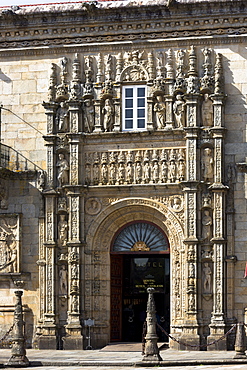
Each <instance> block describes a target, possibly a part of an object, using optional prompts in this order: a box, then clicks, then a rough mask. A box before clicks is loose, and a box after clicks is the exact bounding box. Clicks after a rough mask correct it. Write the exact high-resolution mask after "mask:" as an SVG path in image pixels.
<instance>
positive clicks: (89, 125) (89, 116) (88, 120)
mask: <svg viewBox="0 0 247 370" xmlns="http://www.w3.org/2000/svg"><path fill="white" fill-rule="evenodd" d="M84 104H85V107H84V112H85V115H84V117H85V130H86V131H87V132H92V131H93V129H94V107H93V103H92V100H91V99H87V100H85V102H84Z"/></svg>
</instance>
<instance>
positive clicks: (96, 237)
mask: <svg viewBox="0 0 247 370" xmlns="http://www.w3.org/2000/svg"><path fill="white" fill-rule="evenodd" d="M199 3H200V2H198V1H197V2H194V1H186V4H185V1H182V0H181V1H172V2H167V4H165V3H164V2H162V3H161V2H160V1H155V2H152V3H149V2H148V1H144V2H143V3H142V4H140V5H135V4H132V3H131V2H125V3H121V5H120V4H119V2H117V1H116V2H109V3H108V2H107V1H106V2H100V1H99V2H97V3H92V4H91V3H81V4H76V5H74V7H71V5H70V4H67V5H54V9H56V12H57V13H56V14H57V17H56V20H53V18H52V14H53V10H52V9H51V6H50V5H47V6H42V7H41V6H40V7H38V8H37V9H36V8H33V7H30V8H29V9H27V8H24V7H20V9H17V10H13V9H11V10H10V9H5V10H3V11H2V14H1V17H2V21H3V25H1V26H0V30H1V32H2V36H1V37H2V39H0V45H1V50H0V55H1V56H2V58H1V59H0V66H1V71H2V72H1V74H0V77H1V76H2V78H1V85H0V88H1V89H2V90H1V91H2V94H3V99H2V101H3V113H4V120H3V122H9V121H10V119H13V117H12V116H11V113H14V114H15V115H16V114H17V113H18V110H17V108H18V107H19V106H20V113H19V114H20V115H21V114H23V117H21V116H15V117H17V118H16V120H15V121H14V122H13V125H14V129H13V132H11V133H9V132H8V128H7V125H6V126H5V124H3V127H2V132H3V134H2V136H3V138H4V142H6V144H8V145H9V146H12V147H14V148H15V145H16V150H17V149H18V148H20V151H21V155H22V156H23V157H25V158H28V160H26V161H27V162H26V163H27V164H28V165H30V163H31V161H32V162H35V165H36V166H37V168H36V167H35V171H33V172H32V174H30V173H29V171H28V165H26V167H25V169H23V168H22V170H19V168H18V166H17V165H16V167H15V168H10V167H7V166H5V167H6V170H5V171H2V172H1V173H0V175H1V184H0V185H1V186H0V188H1V191H0V210H1V215H0V234H1V235H2V237H1V240H0V243H1V245H0V290H1V289H2V290H3V291H4V289H5V290H6V291H8V290H9V289H11V288H13V286H12V284H13V283H12V281H13V280H15V281H19V283H20V281H21V282H22V283H23V284H24V285H23V286H24V296H23V301H24V303H26V304H27V305H28V307H29V308H30V310H32V312H33V315H34V318H33V319H32V318H31V315H29V316H28V314H27V320H29V321H28V322H29V328H30V330H29V332H30V333H31V332H32V331H33V333H34V335H33V337H32V336H30V339H29V342H30V346H36V347H38V348H40V349H46V348H57V349H61V348H64V349H74V348H84V347H85V336H86V333H87V328H86V327H85V325H84V320H86V319H89V318H91V319H93V320H94V326H93V327H92V328H91V333H92V343H93V346H94V347H101V346H103V345H105V344H106V343H108V342H109V341H110V340H111V339H112V338H113V337H112V338H111V330H110V327H111V326H112V327H113V326H114V325H115V327H114V328H115V329H116V331H117V330H118V328H117V326H118V323H117V320H115V321H113V318H112V316H113V312H115V311H114V309H116V311H117V310H118V309H119V310H120V311H121V310H122V308H123V307H122V306H121V303H119V302H120V301H121V300H122V296H121V294H122V293H121V294H120V293H119V294H118V295H117V293H116V294H115V293H114V294H115V295H114V294H113V290H114V289H115V288H116V286H115V288H114V283H116V282H118V284H120V285H119V286H118V288H119V289H120V290H121V289H122V285H121V284H123V280H121V279H122V277H121V276H122V275H121V271H122V270H121V269H123V261H126V257H121V256H120V257H121V258H122V260H121V258H120V257H119V256H118V254H117V253H116V251H114V247H113V245H114V241H115V239H116V236H117V235H118V234H119V233H120V231H121V230H124V229H125V227H126V226H127V225H129V224H133V225H135V224H137V223H139V222H145V223H146V224H148V225H152V227H157V229H158V230H159V231H160V232H161V234H162V235H163V236H164V238H165V240H167V243H168V244H167V245H168V246H169V247H168V249H167V250H158V252H157V251H156V252H154V251H153V252H152V249H151V248H150V247H148V246H147V244H146V242H144V240H143V239H144V237H143V236H142V238H141V237H140V238H139V239H138V240H136V241H135V244H133V245H132V247H131V248H130V251H129V257H130V256H131V253H132V255H135V256H136V258H137V256H139V254H140V255H141V256H142V255H143V256H147V255H148V256H151V254H152V255H153V256H154V257H156V258H158V257H157V256H158V255H159V256H160V255H165V254H166V255H168V254H169V266H170V267H169V269H170V270H169V271H170V272H169V274H168V275H169V281H170V291H169V300H170V305H169V314H168V316H169V319H168V321H167V322H168V326H169V328H168V330H170V332H171V333H172V335H173V336H175V337H176V338H177V339H181V340H182V342H187V343H191V344H198V345H199V344H202V343H203V344H205V343H207V342H208V343H209V342H212V341H214V340H216V339H218V338H220V337H221V336H222V335H223V334H224V333H225V331H226V329H227V327H228V326H229V325H230V324H231V323H232V322H234V320H235V319H236V318H237V319H238V320H240V321H242V320H243V318H242V316H241V315H242V314H241V312H243V311H244V309H245V303H244V302H242V301H241V298H240V296H241V295H242V294H244V292H245V290H246V288H245V285H246V284H245V280H241V277H240V275H241V271H242V270H243V271H244V267H243V266H245V252H243V248H244V247H243V246H244V244H245V242H246V238H245V237H244V236H242V235H240V230H241V229H244V224H245V222H246V221H247V220H246V214H245V213H246V206H244V205H243V204H245V192H244V187H243V185H244V178H243V177H241V176H242V174H241V173H238V172H237V167H236V163H240V164H239V166H238V167H239V168H240V169H241V170H242V171H245V169H246V166H245V151H246V149H245V146H244V144H243V143H245V142H246V138H244V139H243V138H242V137H241V138H240V133H239V132H243V130H244V128H243V121H244V120H243V117H245V107H244V103H243V96H244V93H245V90H246V86H247V80H246V78H245V77H243V81H242V80H241V81H240V80H239V76H238V75H239V74H241V73H242V74H243V73H244V72H243V71H245V61H244V57H243V56H242V52H243V51H241V50H240V49H241V46H240V41H241V43H243V44H244V45H245V43H246V40H245V36H244V34H245V27H243V21H244V19H245V17H246V14H245V13H246V10H245V9H244V8H243V9H242V8H241V2H240V1H236V2H234V4H233V2H231V1H219V2H218V3H217V4H215V3H213V4H212V2H211V1H207V4H206V5H207V6H206V5H205V3H200V6H199V5H198V4H199ZM64 7H65V8H66V12H63V10H64ZM211 7H214V13H213V14H214V15H212V12H211ZM240 8H241V12H240V11H239V10H240ZM223 9H224V10H223ZM54 11H55V10H54ZM188 12H189V13H190V16H188ZM147 14H149V15H148V16H147ZM33 15H35V17H36V18H35V19H34V18H33ZM69 15H70V16H71V17H72V16H75V22H73V24H72V23H71V19H72V18H69V19H70V21H68V22H67V20H68V17H69ZM168 15H169V16H168ZM199 15H200V17H198V16H199ZM123 17H124V18H123ZM112 19H115V20H114V22H113V21H112ZM120 20H121V21H120ZM16 22H17V24H19V23H20V24H19V25H20V27H19V28H20V29H18V30H16V28H15V27H14V25H15V24H16ZM18 22H19V23H18ZM23 22H24V23H23ZM41 24H42V26H41ZM65 24H66V26H65ZM229 34H231V35H232V37H231V38H229V37H228V35H229ZM233 34H234V36H233ZM241 34H243V35H242V36H241ZM65 35H66V37H64V36H65ZM68 35H69V36H68ZM211 35H213V36H214V38H208V36H211ZM218 35H220V37H219V36H218ZM134 41H135V42H134ZM150 41H152V42H150ZM230 43H231V45H229V44H230ZM44 45H46V46H49V45H52V46H53V47H52V48H44ZM62 45H63V48H62V47H61V46H62ZM241 45H242V44H241ZM34 48H35V49H34ZM238 48H239V49H238ZM233 49H234V50H233ZM19 58H20V62H19ZM235 60H238V62H236V63H235ZM18 63H19V64H18ZM234 63H235V64H234ZM237 63H238V64H237ZM17 64H18V65H20V67H18V68H19V69H18V68H17ZM16 71H17V72H16ZM26 81H28V83H26ZM7 83H9V84H10V83H11V91H8V88H7V86H8V85H7ZM20 85H21V86H22V87H20ZM22 90H23V91H22ZM22 92H23V94H22ZM31 96H32V98H31ZM244 99H245V97H244ZM9 105H10V107H11V108H10V109H9V108H6V110H4V108H5V106H9ZM30 111H32V113H29V112H30ZM30 122H32V124H30ZM29 124H30V125H29ZM27 126H28V130H29V131H28V135H27V136H25V135H24V138H22V139H20V137H19V136H18V135H17V134H16V132H17V131H18V130H20V131H21V132H22V130H25V129H26V127H27ZM8 127H9V126H8ZM226 132H227V134H226ZM237 132H238V133H237ZM41 134H42V136H41ZM38 135H39V136H38ZM27 137H28V139H27ZM18 155H19V154H18ZM6 158H7V162H6V163H8V165H9V164H11V163H12V162H13V161H11V158H10V156H7V157H6ZM16 163H18V161H16ZM9 166H10V165H9ZM2 167H4V166H3V165H2ZM6 171H7V172H6ZM8 171H9V172H8ZM7 174H8V176H7ZM240 177H241V178H240ZM11 184H14V185H13V191H11ZM8 189H9V190H8ZM240 204H241V206H240ZM237 205H239V206H240V208H241V209H238V210H237V209H236V207H237ZM235 212H236V214H235ZM234 225H237V226H236V228H235V227H234ZM152 230H154V229H152ZM32 234H33V235H32ZM168 252H169V253H168ZM138 253H139V254H138ZM148 253H150V254H148ZM162 253H163V254H162ZM119 255H121V253H120V254H119ZM235 255H237V257H236V256H235ZM116 256H118V257H119V259H118V260H117V258H118V257H116ZM122 256H127V253H126V254H124V253H123V254H122ZM114 258H115V260H114ZM237 259H238V260H239V261H238V262H237V264H236V261H237ZM120 260H121V261H122V262H120ZM113 261H117V263H119V265H117V264H116V265H115V266H114V268H113V265H112V263H113ZM121 263H122V265H121ZM235 265H236V266H235ZM240 265H241V266H240ZM241 269H242V270H241ZM28 273H29V274H28ZM114 274H115V275H114ZM168 275H167V276H168ZM227 279H228V280H229V284H228V283H227V284H226V280H227ZM119 281H120V283H119ZM6 284H7V285H6ZM116 284H117V283H116ZM234 287H235V288H237V290H236V291H238V292H239V296H238V295H237V294H236V293H235V292H234ZM116 289H117V288H116ZM30 291H32V292H33V291H38V292H39V297H38V298H37V297H36V299H35V301H34V303H31V300H30V301H29V300H28V297H27V296H26V294H25V292H30ZM115 292H116V290H115ZM121 292H122V291H121ZM159 299H160V298H159ZM162 299H165V298H164V297H163V298H162ZM166 299H167V298H166ZM4 304H6V302H5V301H0V308H1V310H2V307H3V306H4ZM117 305H118V306H117ZM115 306H116V307H117V308H116V307H115ZM114 307H115V308H114ZM32 320H33V321H32ZM119 333H120V329H119ZM119 333H118V334H119ZM119 335H120V336H121V333H120V334H119ZM170 346H171V347H174V348H183V345H178V344H176V343H174V342H171V343H170ZM227 346H228V348H230V343H228V344H227V342H226V340H223V341H221V342H220V344H215V345H213V346H210V347H208V350H210V349H226V348H227Z"/></svg>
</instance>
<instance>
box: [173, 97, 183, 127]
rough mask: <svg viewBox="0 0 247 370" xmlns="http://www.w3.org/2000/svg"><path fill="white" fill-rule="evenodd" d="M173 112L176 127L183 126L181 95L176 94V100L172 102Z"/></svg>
mask: <svg viewBox="0 0 247 370" xmlns="http://www.w3.org/2000/svg"><path fill="white" fill-rule="evenodd" d="M173 113H174V117H175V124H176V127H184V126H185V102H184V101H183V98H182V95H181V94H178V95H177V96H176V100H175V102H174V103H173Z"/></svg>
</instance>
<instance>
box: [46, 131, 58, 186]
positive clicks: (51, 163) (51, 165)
mask: <svg viewBox="0 0 247 370" xmlns="http://www.w3.org/2000/svg"><path fill="white" fill-rule="evenodd" d="M44 139H45V141H46V144H45V145H46V147H47V179H46V180H47V181H46V183H47V188H49V189H53V188H54V187H55V186H56V178H55V176H54V174H55V173H56V171H55V155H54V147H55V142H56V136H55V135H47V136H45V137H44Z"/></svg>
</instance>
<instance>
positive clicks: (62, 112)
mask: <svg viewBox="0 0 247 370" xmlns="http://www.w3.org/2000/svg"><path fill="white" fill-rule="evenodd" d="M68 115H69V109H68V107H67V105H66V104H65V103H64V102H62V103H61V104H60V107H59V108H58V110H57V114H56V125H57V129H58V131H59V132H66V131H68Z"/></svg>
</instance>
